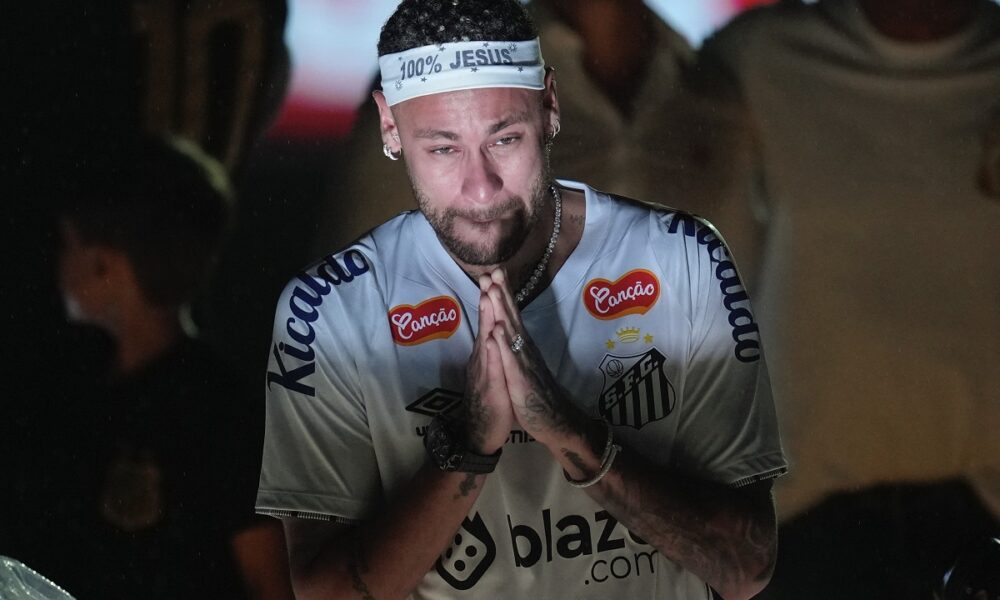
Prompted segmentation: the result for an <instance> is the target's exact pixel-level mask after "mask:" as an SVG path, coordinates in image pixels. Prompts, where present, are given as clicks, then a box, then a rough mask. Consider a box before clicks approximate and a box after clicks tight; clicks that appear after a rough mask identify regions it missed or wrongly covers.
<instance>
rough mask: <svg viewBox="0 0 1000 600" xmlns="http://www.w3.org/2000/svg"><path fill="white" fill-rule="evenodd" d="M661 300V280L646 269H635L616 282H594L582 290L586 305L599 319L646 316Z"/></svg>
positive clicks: (603, 280)
mask: <svg viewBox="0 0 1000 600" xmlns="http://www.w3.org/2000/svg"><path fill="white" fill-rule="evenodd" d="M659 297H660V280H659V279H657V278H656V275H653V274H652V273H650V272H649V271H647V270H646V269H633V270H632V271H629V272H628V273H625V274H624V275H622V276H621V277H619V278H618V279H616V280H615V281H608V280H607V279H601V278H598V279H591V280H590V281H588V282H587V285H585V286H583V304H584V306H586V307H587V310H588V311H589V312H590V314H592V315H593V316H595V317H596V318H598V319H603V320H608V319H617V318H619V317H624V316H625V315H643V314H646V311H648V310H649V309H651V308H653V305H654V304H656V301H657V300H658V299H659Z"/></svg>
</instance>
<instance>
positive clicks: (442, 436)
mask: <svg viewBox="0 0 1000 600" xmlns="http://www.w3.org/2000/svg"><path fill="white" fill-rule="evenodd" d="M424 448H426V449H427V454H428V455H429V456H430V457H431V460H432V461H433V462H434V464H435V465H437V467H438V468H439V469H441V470H442V471H459V472H462V473H492V472H493V469H495V468H496V466H497V462H498V461H499V460H500V452H501V451H502V449H501V450H497V451H496V452H494V453H493V454H489V455H486V454H476V453H475V452H473V451H471V450H469V449H468V448H466V446H465V441H464V435H463V434H462V432H461V431H460V430H459V428H458V426H457V423H456V422H455V421H453V420H451V419H449V418H447V417H445V416H442V415H437V416H435V417H434V418H433V419H431V423H430V425H428V426H427V433H426V434H425V435H424Z"/></svg>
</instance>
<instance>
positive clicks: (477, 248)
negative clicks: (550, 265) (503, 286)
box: [410, 168, 549, 266]
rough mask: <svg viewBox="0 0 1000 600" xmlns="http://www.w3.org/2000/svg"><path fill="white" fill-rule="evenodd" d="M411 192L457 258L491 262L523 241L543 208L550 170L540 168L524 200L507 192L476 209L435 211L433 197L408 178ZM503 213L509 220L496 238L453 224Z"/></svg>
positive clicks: (510, 253)
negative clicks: (461, 233)
mask: <svg viewBox="0 0 1000 600" xmlns="http://www.w3.org/2000/svg"><path fill="white" fill-rule="evenodd" d="M410 181H411V183H412V186H413V194H414V196H416V199H417V205H418V206H419V207H420V211H421V212H422V213H423V214H424V216H425V217H426V218H427V221H428V222H429V223H430V225H431V227H432V228H433V229H434V233H436V234H437V237H438V239H439V240H440V241H441V243H442V244H443V245H444V247H445V248H447V250H448V251H449V252H450V253H451V254H452V255H453V256H454V257H455V258H457V259H458V260H460V261H462V262H463V263H465V264H468V265H476V266H491V265H498V264H500V263H503V262H506V261H507V260H508V259H510V258H511V257H512V256H514V254H516V253H517V251H518V250H520V249H521V245H522V244H524V240H525V239H527V237H528V234H530V233H531V232H532V231H534V229H535V227H536V226H537V225H538V219H539V216H540V215H541V214H542V211H543V209H544V208H545V202H546V194H547V193H548V182H549V173H548V169H547V168H546V169H543V170H542V171H541V172H540V173H539V174H538V177H537V178H536V179H535V181H534V182H533V183H532V185H531V189H530V191H529V194H531V198H530V202H528V203H525V202H524V200H523V199H522V198H521V197H519V196H508V197H507V198H505V199H503V200H500V201H499V202H497V203H496V204H493V205H491V206H489V207H486V208H483V209H480V210H475V209H468V210H459V209H457V208H447V209H445V210H443V211H435V210H434V209H433V208H432V205H433V203H432V201H431V200H430V198H428V197H427V195H426V194H424V193H423V191H422V190H421V189H420V188H419V187H417V185H416V183H415V182H413V179H412V177H411V179H410ZM500 217H504V218H505V219H507V220H508V221H511V222H512V224H511V226H510V227H509V229H508V230H507V231H506V232H503V231H502V232H501V233H500V235H499V238H498V239H494V237H493V236H478V238H479V239H476V238H477V236H476V234H475V233H473V232H469V233H467V234H466V236H467V237H462V236H461V235H460V234H459V231H458V229H457V227H456V220H458V219H464V220H468V221H476V222H484V221H492V220H494V219H498V218H500Z"/></svg>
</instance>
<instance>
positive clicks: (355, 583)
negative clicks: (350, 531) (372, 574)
mask: <svg viewBox="0 0 1000 600" xmlns="http://www.w3.org/2000/svg"><path fill="white" fill-rule="evenodd" d="M347 570H348V572H349V573H350V574H351V587H352V588H354V591H356V592H357V593H358V594H359V595H360V596H361V598H362V600H375V596H373V595H372V593H371V590H369V589H368V584H366V583H365V580H364V579H362V578H361V575H362V574H364V573H368V561H366V560H365V549H364V547H363V546H362V545H361V542H360V541H358V542H357V544H355V546H354V552H353V553H352V555H351V559H350V561H349V562H348V563H347Z"/></svg>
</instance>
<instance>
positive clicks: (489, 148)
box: [257, 0, 785, 599]
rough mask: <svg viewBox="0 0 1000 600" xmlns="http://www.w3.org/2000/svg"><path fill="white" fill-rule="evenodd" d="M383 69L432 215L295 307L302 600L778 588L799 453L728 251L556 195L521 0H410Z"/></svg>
mask: <svg viewBox="0 0 1000 600" xmlns="http://www.w3.org/2000/svg"><path fill="white" fill-rule="evenodd" d="M379 53H380V55H381V58H380V65H381V70H382V83H383V85H382V88H383V90H382V91H381V92H376V93H375V94H374V98H375V101H376V103H377V104H378V107H379V111H380V115H381V121H380V127H381V133H382V141H383V142H384V148H383V150H384V152H385V154H386V155H387V157H389V158H393V159H398V158H399V157H400V154H402V156H403V157H404V158H405V160H406V166H407V169H408V171H409V174H410V178H411V182H412V187H413V191H414V194H415V196H416V197H417V201H418V204H419V206H420V211H419V212H410V213H405V214H403V215H400V216H399V217H397V218H395V219H393V220H391V221H389V222H387V223H386V224H384V225H382V226H381V227H379V228H377V229H375V230H374V231H373V232H372V233H371V234H370V235H368V236H365V237H364V238H362V239H361V240H359V241H358V242H357V243H355V244H353V245H351V246H350V247H349V248H348V249H346V250H345V251H343V252H339V253H336V254H333V255H331V256H329V257H327V258H326V259H324V260H323V261H322V262H320V263H319V264H317V265H315V266H313V267H312V268H310V269H309V270H307V271H306V272H304V273H302V274H301V275H300V276H298V277H296V278H295V279H294V280H293V281H292V282H291V283H290V284H289V286H288V287H287V288H286V290H285V292H284V294H283V295H282V297H281V298H280V300H279V306H278V313H277V316H276V320H275V333H274V336H275V339H274V344H273V346H272V348H271V359H270V363H269V368H268V374H267V381H268V394H269V397H268V426H267V432H266V436H265V456H264V461H263V467H262V472H261V484H260V490H259V493H258V500H257V508H258V511H260V512H263V513H266V514H271V515H275V516H279V517H281V518H283V520H284V524H285V530H286V537H287V539H288V541H289V550H290V560H291V569H292V578H293V585H294V586H295V588H296V593H297V594H298V596H299V597H300V598H379V599H382V598H404V597H408V596H409V597H414V598H444V597H457V596H466V597H489V598H493V597H532V598H608V597H611V596H619V595H620V596H621V597H628V598H652V597H663V596H668V597H677V598H709V597H710V591H709V588H708V586H709V585H710V586H711V587H713V588H715V589H716V590H717V591H718V592H719V593H720V594H721V595H722V596H723V597H725V598H748V597H750V596H752V595H753V594H755V593H757V592H758V591H759V590H760V589H761V588H762V587H763V586H764V585H765V584H766V582H767V580H768V577H769V573H770V570H771V565H772V563H773V561H774V555H775V535H774V512H773V506H772V503H771V500H770V479H771V478H773V477H775V476H777V475H779V474H781V473H782V472H783V471H784V470H785V462H784V459H783V457H782V454H781V449H780V445H779V443H778V438H777V432H776V429H775V427H774V414H773V410H772V407H771V402H770V398H769V393H768V380H767V375H766V371H765V369H764V366H763V361H762V360H761V356H760V343H759V339H758V338H757V336H756V332H755V325H754V321H753V316H752V313H751V312H750V309H749V304H748V301H747V298H746V294H745V293H744V292H743V290H742V288H741V286H740V284H739V280H738V278H737V276H736V271H735V267H734V266H733V264H732V262H731V261H730V260H729V259H728V257H727V254H726V250H725V247H724V245H723V243H722V241H721V240H720V239H719V238H718V237H717V236H716V234H715V232H714V230H713V229H711V227H710V226H708V225H707V224H705V223H704V222H700V221H697V220H696V219H694V218H693V217H690V216H687V215H684V214H681V213H675V212H670V211H665V210H663V211H658V210H654V209H651V208H649V207H647V206H643V205H640V204H638V203H633V202H626V201H624V200H621V199H615V198H612V197H610V196H607V195H604V194H600V193H597V192H595V191H594V190H593V189H591V188H588V187H586V186H584V185H581V184H576V183H570V182H562V181H560V182H553V181H552V180H551V178H550V176H549V173H548V169H547V166H548V165H547V146H548V145H549V144H550V143H552V138H553V137H554V136H555V135H556V134H557V133H558V131H559V128H560V125H559V114H560V113H559V102H558V99H557V97H556V93H555V79H554V77H553V74H552V73H551V72H546V71H545V69H544V66H543V63H542V61H541V56H540V53H539V50H538V41H537V39H536V32H535V30H534V27H533V25H532V23H531V22H530V20H529V19H528V17H527V16H526V14H525V13H524V10H523V8H522V7H521V6H520V4H519V3H518V2H516V1H510V2H495V1H492V0H490V1H486V0H483V1H481V2H475V1H464V2H457V1H456V2H433V1H425V0H406V1H404V2H402V3H401V4H400V6H399V7H398V8H397V10H396V12H395V13H394V14H393V16H392V17H391V18H390V19H389V21H388V22H387V23H386V25H385V27H384V29H383V31H382V36H381V40H380V42H379ZM372 201H377V199H372ZM421 438H423V439H421ZM425 446H426V452H425Z"/></svg>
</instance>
